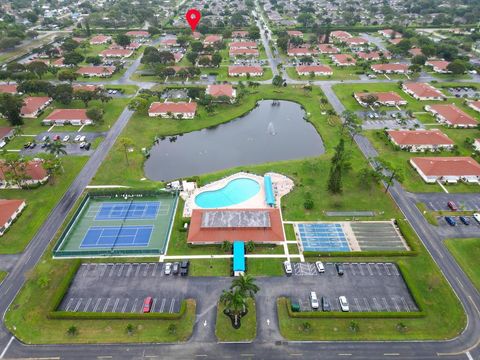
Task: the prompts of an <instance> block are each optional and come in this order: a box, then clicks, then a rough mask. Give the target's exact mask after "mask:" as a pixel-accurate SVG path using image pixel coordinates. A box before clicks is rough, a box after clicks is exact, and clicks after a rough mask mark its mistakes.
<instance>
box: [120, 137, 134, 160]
mask: <svg viewBox="0 0 480 360" xmlns="http://www.w3.org/2000/svg"><path fill="white" fill-rule="evenodd" d="M118 141H119V144H120V146H121V147H122V148H123V151H124V153H125V161H126V162H127V166H130V162H129V160H128V152H129V150H130V149H131V148H132V147H133V144H134V142H133V140H132V139H130V138H128V137H121V138H120V139H119V140H118Z"/></svg>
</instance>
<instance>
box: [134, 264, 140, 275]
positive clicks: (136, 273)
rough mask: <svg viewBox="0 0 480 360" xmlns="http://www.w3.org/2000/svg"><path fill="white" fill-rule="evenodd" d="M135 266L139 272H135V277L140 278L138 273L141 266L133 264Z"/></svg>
mask: <svg viewBox="0 0 480 360" xmlns="http://www.w3.org/2000/svg"><path fill="white" fill-rule="evenodd" d="M133 265H134V266H136V267H137V270H135V277H136V276H138V273H139V271H140V264H133Z"/></svg>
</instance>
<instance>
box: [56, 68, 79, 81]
mask: <svg viewBox="0 0 480 360" xmlns="http://www.w3.org/2000/svg"><path fill="white" fill-rule="evenodd" d="M57 77H58V80H60V81H68V82H69V83H72V82H74V81H75V80H77V78H78V74H77V73H76V72H75V70H72V69H65V70H62V71H59V72H58V75H57Z"/></svg>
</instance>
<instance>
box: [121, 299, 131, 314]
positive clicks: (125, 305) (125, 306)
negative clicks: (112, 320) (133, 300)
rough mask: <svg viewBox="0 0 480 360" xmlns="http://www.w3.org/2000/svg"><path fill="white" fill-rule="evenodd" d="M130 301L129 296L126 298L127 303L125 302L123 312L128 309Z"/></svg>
mask: <svg viewBox="0 0 480 360" xmlns="http://www.w3.org/2000/svg"><path fill="white" fill-rule="evenodd" d="M129 301H130V299H128V298H127V299H126V301H125V304H123V307H122V313H124V312H125V310H126V308H127V305H128V302H129Z"/></svg>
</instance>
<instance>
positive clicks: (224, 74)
mask: <svg viewBox="0 0 480 360" xmlns="http://www.w3.org/2000/svg"><path fill="white" fill-rule="evenodd" d="M216 70H218V69H216ZM222 70H225V71H222ZM271 78H273V73H272V69H270V68H269V67H267V66H264V67H263V75H262V76H251V77H250V78H248V77H247V76H228V67H225V68H223V67H222V68H221V69H220V71H219V72H218V75H217V78H216V80H217V81H244V82H247V81H263V80H270V79H271Z"/></svg>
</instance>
